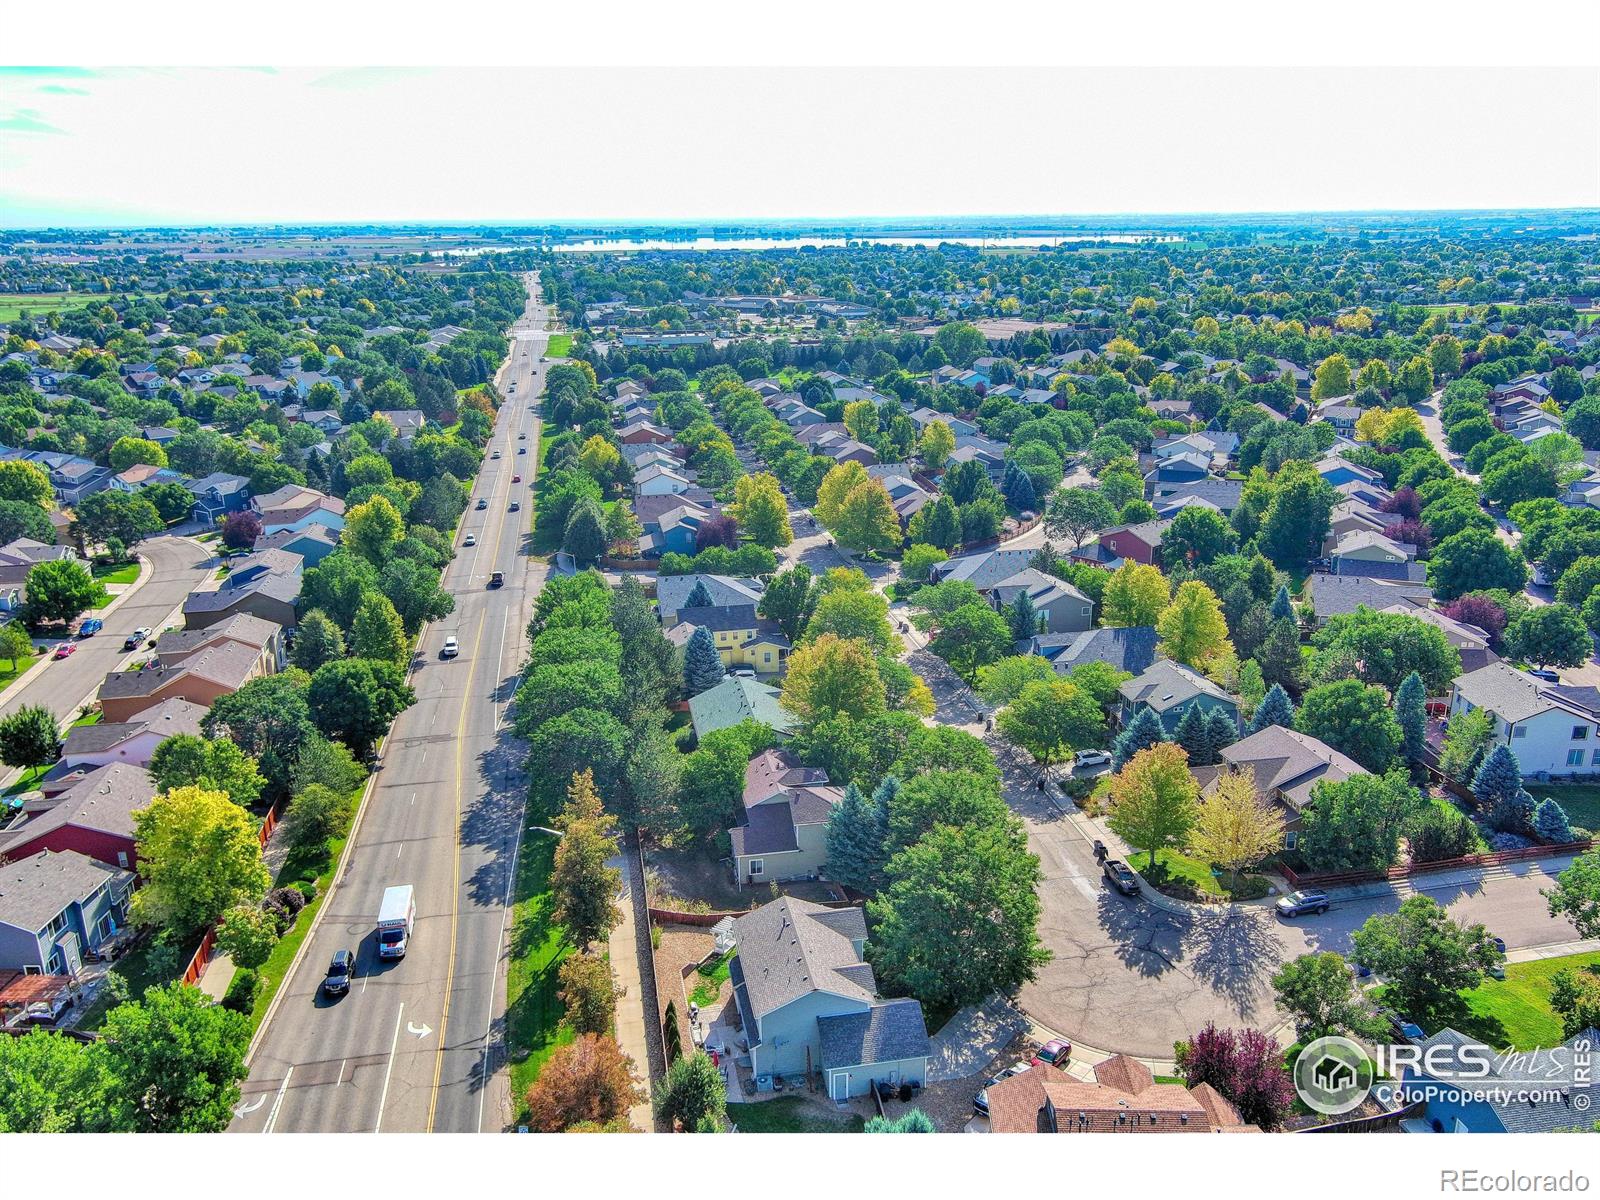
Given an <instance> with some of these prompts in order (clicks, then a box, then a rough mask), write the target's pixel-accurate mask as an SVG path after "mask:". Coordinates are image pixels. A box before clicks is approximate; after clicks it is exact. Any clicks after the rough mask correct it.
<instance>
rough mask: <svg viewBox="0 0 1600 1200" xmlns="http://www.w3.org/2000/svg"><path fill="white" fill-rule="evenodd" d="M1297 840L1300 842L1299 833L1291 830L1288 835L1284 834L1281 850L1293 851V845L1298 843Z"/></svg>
mask: <svg viewBox="0 0 1600 1200" xmlns="http://www.w3.org/2000/svg"><path fill="white" fill-rule="evenodd" d="M1299 840H1300V834H1299V832H1298V831H1297V830H1293V829H1291V830H1290V831H1289V832H1288V833H1286V834H1284V836H1283V848H1284V849H1285V850H1293V849H1294V844H1295V843H1296V842H1298V841H1299Z"/></svg>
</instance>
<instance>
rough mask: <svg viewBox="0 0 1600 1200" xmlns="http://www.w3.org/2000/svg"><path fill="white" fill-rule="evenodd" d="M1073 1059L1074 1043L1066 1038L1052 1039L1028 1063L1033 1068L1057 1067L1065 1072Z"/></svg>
mask: <svg viewBox="0 0 1600 1200" xmlns="http://www.w3.org/2000/svg"><path fill="white" fill-rule="evenodd" d="M1071 1058H1072V1043H1071V1042H1069V1041H1067V1039H1066V1038H1051V1039H1050V1040H1049V1041H1048V1042H1046V1043H1045V1044H1044V1048H1043V1049H1041V1050H1040V1051H1039V1053H1037V1054H1035V1055H1034V1056H1033V1058H1031V1059H1030V1060H1029V1062H1028V1065H1029V1066H1032V1067H1055V1068H1057V1069H1058V1070H1062V1071H1065V1070H1066V1069H1067V1063H1068V1062H1069V1061H1070V1060H1071Z"/></svg>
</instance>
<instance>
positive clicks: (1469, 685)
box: [1456, 662, 1593, 725]
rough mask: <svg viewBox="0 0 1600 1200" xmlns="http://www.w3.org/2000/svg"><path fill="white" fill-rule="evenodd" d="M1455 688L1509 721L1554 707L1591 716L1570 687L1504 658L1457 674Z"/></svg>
mask: <svg viewBox="0 0 1600 1200" xmlns="http://www.w3.org/2000/svg"><path fill="white" fill-rule="evenodd" d="M1456 691H1457V693H1459V694H1460V696H1461V698H1462V699H1463V700H1465V701H1466V702H1467V703H1468V704H1470V705H1472V707H1473V708H1482V709H1487V710H1488V711H1489V712H1492V713H1493V714H1494V715H1495V716H1497V717H1499V718H1500V719H1501V720H1502V721H1505V722H1506V723H1507V724H1512V725H1514V724H1516V722H1518V721H1525V720H1527V719H1528V718H1529V717H1534V716H1538V715H1539V714H1540V713H1542V712H1548V711H1549V710H1551V709H1554V708H1560V709H1565V710H1566V711H1568V712H1574V711H1576V712H1578V714H1579V715H1582V716H1591V717H1592V716H1593V714H1592V713H1586V712H1583V711H1582V710H1583V708H1584V707H1585V706H1584V705H1583V704H1582V703H1581V702H1579V701H1578V699H1577V697H1575V696H1574V695H1572V694H1571V693H1572V691H1573V689H1566V688H1560V687H1557V686H1553V685H1551V684H1547V683H1545V682H1544V681H1543V680H1540V679H1535V678H1534V677H1533V676H1532V675H1529V674H1528V673H1527V672H1526V671H1519V670H1517V668H1515V667H1513V666H1512V665H1511V664H1510V663H1507V662H1493V663H1490V664H1489V665H1488V666H1486V667H1480V668H1478V670H1476V671H1471V672H1468V673H1467V674H1465V675H1460V676H1457V677H1456ZM1580 695H1581V693H1580Z"/></svg>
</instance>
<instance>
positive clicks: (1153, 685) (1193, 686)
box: [1117, 658, 1234, 712]
mask: <svg viewBox="0 0 1600 1200" xmlns="http://www.w3.org/2000/svg"><path fill="white" fill-rule="evenodd" d="M1117 691H1118V692H1120V693H1121V695H1122V698H1123V699H1124V700H1126V701H1127V702H1128V703H1129V704H1139V703H1144V704H1148V705H1149V706H1150V707H1151V708H1153V709H1155V710H1156V711H1157V712H1166V711H1167V709H1169V708H1172V707H1174V706H1175V705H1179V704H1182V703H1184V702H1185V701H1187V700H1192V699H1194V698H1195V697H1196V696H1211V697H1212V698H1214V699H1217V700H1223V701H1226V702H1227V703H1229V704H1232V703H1233V702H1234V701H1233V697H1232V696H1230V695H1228V693H1227V692H1225V691H1223V690H1222V689H1221V688H1220V687H1218V686H1217V685H1216V684H1214V683H1212V682H1211V681H1210V680H1209V679H1207V678H1206V677H1205V676H1204V675H1199V674H1196V673H1195V672H1194V671H1191V670H1190V669H1189V668H1188V667H1186V666H1184V665H1183V664H1182V663H1176V662H1173V661H1172V660H1171V659H1170V658H1163V659H1161V660H1160V661H1159V662H1155V663H1152V664H1151V665H1150V666H1149V668H1147V669H1146V670H1145V671H1144V673H1143V674H1140V675H1138V676H1135V677H1134V678H1133V679H1130V680H1128V681H1127V682H1126V683H1124V684H1123V685H1122V686H1121V687H1119V688H1118V689H1117Z"/></svg>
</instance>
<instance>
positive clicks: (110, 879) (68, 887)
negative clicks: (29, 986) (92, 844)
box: [0, 850, 133, 933]
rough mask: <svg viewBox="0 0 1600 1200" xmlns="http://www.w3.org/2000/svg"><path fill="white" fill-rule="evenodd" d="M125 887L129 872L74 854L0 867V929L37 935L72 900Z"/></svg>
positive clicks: (52, 854)
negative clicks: (106, 886) (105, 887)
mask: <svg viewBox="0 0 1600 1200" xmlns="http://www.w3.org/2000/svg"><path fill="white" fill-rule="evenodd" d="M106 883H110V884H112V885H113V886H114V887H126V886H129V885H131V884H132V883H133V872H131V871H119V870H117V868H115V867H110V866H107V865H106V864H105V863H100V862H96V861H95V860H94V859H92V858H90V857H89V856H88V855H86V854H79V853H78V852H77V851H76V850H62V851H60V852H56V851H51V850H46V851H44V852H42V853H40V854H35V855H33V856H32V857H30V858H24V859H22V860H20V861H18V862H13V863H6V864H5V865H3V866H0V925H11V926H14V927H15V928H17V929H26V930H27V931H28V932H29V933H37V932H38V931H39V930H41V929H43V928H44V927H45V926H46V925H48V924H50V922H51V921H53V920H54V919H55V916H56V914H57V913H59V912H60V911H61V910H62V909H64V908H66V907H67V905H69V904H71V903H72V902H73V901H75V900H87V899H88V898H89V897H90V896H91V895H92V894H93V893H94V891H95V889H97V888H99V887H100V886H101V885H102V884H106Z"/></svg>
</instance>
